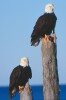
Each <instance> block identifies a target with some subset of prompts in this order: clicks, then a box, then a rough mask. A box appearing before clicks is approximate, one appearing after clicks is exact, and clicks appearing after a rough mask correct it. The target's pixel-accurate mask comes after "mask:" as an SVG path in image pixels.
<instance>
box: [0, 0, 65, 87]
mask: <svg viewBox="0 0 66 100" xmlns="http://www.w3.org/2000/svg"><path fill="white" fill-rule="evenodd" d="M47 3H52V4H54V6H55V14H56V16H57V24H56V35H57V59H58V73H59V81H60V84H66V53H65V52H66V10H65V8H66V0H0V86H6V85H9V77H10V74H11V72H12V70H13V68H14V67H16V66H17V65H19V64H20V58H21V57H28V58H29V63H30V66H31V69H32V74H33V77H32V79H31V80H30V84H31V85H39V84H42V82H43V80H42V79H43V78H42V77H43V76H42V75H43V70H42V53H41V43H40V44H39V45H38V46H37V47H33V46H31V45H30V39H31V38H30V36H31V34H32V31H33V27H34V25H35V22H36V21H37V19H38V17H39V16H41V15H42V14H43V13H44V8H45V5H46V4H47Z"/></svg>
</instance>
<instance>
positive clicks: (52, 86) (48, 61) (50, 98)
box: [42, 39, 59, 100]
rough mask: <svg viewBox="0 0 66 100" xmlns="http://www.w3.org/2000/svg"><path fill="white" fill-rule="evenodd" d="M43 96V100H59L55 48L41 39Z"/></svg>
mask: <svg viewBox="0 0 66 100" xmlns="http://www.w3.org/2000/svg"><path fill="white" fill-rule="evenodd" d="M42 63H43V94H44V100H59V77H58V66H57V46H56V43H54V42H51V41H50V42H44V39H42Z"/></svg>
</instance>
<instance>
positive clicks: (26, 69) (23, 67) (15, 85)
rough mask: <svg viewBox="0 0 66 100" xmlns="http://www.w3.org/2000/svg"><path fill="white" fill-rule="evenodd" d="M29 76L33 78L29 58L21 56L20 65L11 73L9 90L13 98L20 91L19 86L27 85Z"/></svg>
mask: <svg viewBox="0 0 66 100" xmlns="http://www.w3.org/2000/svg"><path fill="white" fill-rule="evenodd" d="M29 78H30V79H31V78H32V72H31V68H30V66H29V64H28V59H27V58H26V57H25V58H21V62H20V65H18V66H17V67H15V68H14V69H13V71H12V73H11V75H10V83H9V91H10V98H13V97H14V96H15V95H16V93H17V92H18V91H19V86H23V87H25V85H26V83H27V82H28V80H29Z"/></svg>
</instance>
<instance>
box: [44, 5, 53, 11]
mask: <svg viewBox="0 0 66 100" xmlns="http://www.w3.org/2000/svg"><path fill="white" fill-rule="evenodd" d="M45 12H46V13H53V12H54V5H53V4H47V5H46V6H45Z"/></svg>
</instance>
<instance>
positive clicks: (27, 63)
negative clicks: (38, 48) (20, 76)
mask: <svg viewBox="0 0 66 100" xmlns="http://www.w3.org/2000/svg"><path fill="white" fill-rule="evenodd" d="M20 65H21V66H23V67H26V66H28V65H29V60H28V58H27V57H23V58H21V60H20Z"/></svg>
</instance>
